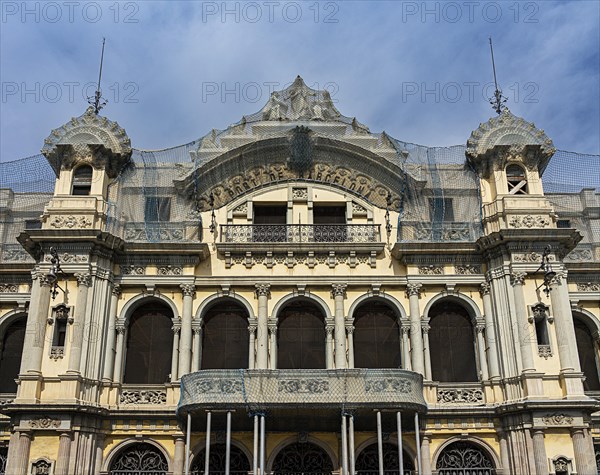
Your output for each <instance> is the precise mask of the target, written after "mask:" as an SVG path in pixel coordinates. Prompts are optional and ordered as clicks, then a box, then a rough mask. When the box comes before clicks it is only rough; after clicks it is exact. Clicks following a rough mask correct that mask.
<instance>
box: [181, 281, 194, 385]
mask: <svg viewBox="0 0 600 475" xmlns="http://www.w3.org/2000/svg"><path fill="white" fill-rule="evenodd" d="M179 287H180V288H181V292H182V293H183V313H182V314H181V335H180V336H179V373H178V376H179V377H180V378H181V377H182V376H183V375H184V374H188V373H189V372H190V368H191V361H192V306H193V299H194V295H195V293H196V286H195V285H193V284H181V285H180V286H179Z"/></svg>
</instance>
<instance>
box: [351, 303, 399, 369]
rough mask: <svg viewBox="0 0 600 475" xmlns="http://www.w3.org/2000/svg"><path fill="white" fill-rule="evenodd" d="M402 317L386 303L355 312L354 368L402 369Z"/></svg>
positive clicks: (363, 306)
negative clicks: (400, 327)
mask: <svg viewBox="0 0 600 475" xmlns="http://www.w3.org/2000/svg"><path fill="white" fill-rule="evenodd" d="M399 331H400V330H399V328H398V317H397V315H396V313H395V312H394V311H393V310H392V309H391V308H390V307H389V306H388V305H387V304H385V303H381V302H377V301H367V302H364V303H363V304H361V305H360V306H359V307H358V308H357V309H356V312H354V366H355V367H356V368H400V334H399Z"/></svg>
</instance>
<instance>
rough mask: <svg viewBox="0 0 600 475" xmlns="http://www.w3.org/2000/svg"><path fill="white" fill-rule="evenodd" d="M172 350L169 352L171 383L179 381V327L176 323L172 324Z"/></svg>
mask: <svg viewBox="0 0 600 475" xmlns="http://www.w3.org/2000/svg"><path fill="white" fill-rule="evenodd" d="M171 329H172V330H173V350H172V352H171V382H175V381H178V380H179V374H178V369H179V332H180V331H181V327H180V326H179V324H177V323H173V326H172V327H171Z"/></svg>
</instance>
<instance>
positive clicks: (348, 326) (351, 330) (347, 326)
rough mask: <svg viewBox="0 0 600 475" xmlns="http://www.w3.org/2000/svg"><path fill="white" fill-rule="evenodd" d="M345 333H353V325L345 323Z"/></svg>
mask: <svg viewBox="0 0 600 475" xmlns="http://www.w3.org/2000/svg"><path fill="white" fill-rule="evenodd" d="M346 333H347V334H348V335H352V334H353V333H354V325H346Z"/></svg>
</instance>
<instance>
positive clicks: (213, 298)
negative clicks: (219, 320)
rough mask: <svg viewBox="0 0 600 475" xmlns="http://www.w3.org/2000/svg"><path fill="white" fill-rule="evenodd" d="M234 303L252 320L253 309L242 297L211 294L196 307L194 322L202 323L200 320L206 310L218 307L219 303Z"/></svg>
mask: <svg viewBox="0 0 600 475" xmlns="http://www.w3.org/2000/svg"><path fill="white" fill-rule="evenodd" d="M227 301H230V302H232V301H233V302H235V303H238V304H240V305H241V306H242V307H243V308H244V309H245V310H246V312H248V318H249V319H254V318H255V316H254V309H253V308H252V305H251V304H250V302H248V300H246V299H245V298H244V297H242V296H240V295H238V294H233V295H222V294H213V295H209V296H208V297H206V298H205V299H204V300H203V301H202V302H201V303H200V306H199V307H198V309H197V310H196V314H195V317H194V318H195V319H196V320H200V321H202V319H203V318H204V315H205V314H206V312H207V311H208V310H210V309H211V308H212V307H214V306H215V305H218V304H219V303H220V302H227Z"/></svg>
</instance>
